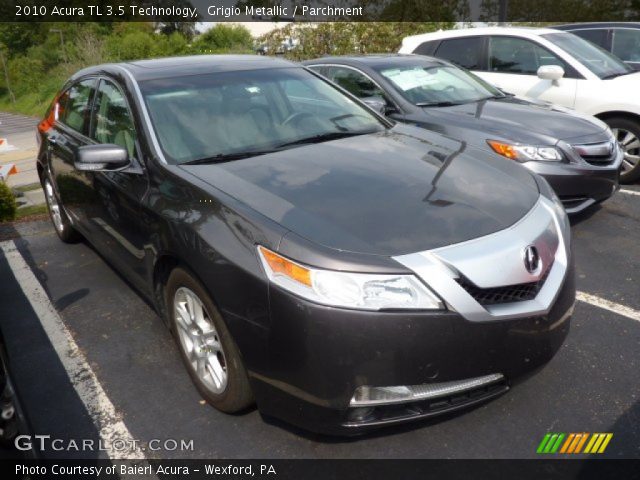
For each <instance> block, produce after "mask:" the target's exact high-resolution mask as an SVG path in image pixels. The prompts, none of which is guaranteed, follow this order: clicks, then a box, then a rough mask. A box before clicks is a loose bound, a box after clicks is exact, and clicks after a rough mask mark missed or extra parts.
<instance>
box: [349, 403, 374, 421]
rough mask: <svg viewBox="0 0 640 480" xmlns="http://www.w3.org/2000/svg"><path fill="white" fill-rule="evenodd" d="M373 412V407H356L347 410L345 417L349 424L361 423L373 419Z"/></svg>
mask: <svg viewBox="0 0 640 480" xmlns="http://www.w3.org/2000/svg"><path fill="white" fill-rule="evenodd" d="M374 411H375V408H373V407H357V408H353V409H351V410H349V414H348V415H347V417H348V418H349V421H350V422H363V421H364V420H367V419H368V418H371V417H373V412H374Z"/></svg>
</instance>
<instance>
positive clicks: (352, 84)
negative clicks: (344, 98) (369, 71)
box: [327, 67, 384, 98]
mask: <svg viewBox="0 0 640 480" xmlns="http://www.w3.org/2000/svg"><path fill="white" fill-rule="evenodd" d="M327 77H328V78H329V80H331V81H332V82H334V83H337V84H338V85H340V86H341V87H342V88H344V89H345V90H348V91H349V92H350V93H352V94H354V95H355V96H356V97H358V98H367V97H384V92H383V91H382V90H380V88H378V86H377V85H376V84H375V83H373V82H372V81H371V80H370V79H369V78H368V77H367V76H366V75H364V74H362V73H360V72H358V71H356V70H353V69H351V68H343V67H329V68H328V69H327Z"/></svg>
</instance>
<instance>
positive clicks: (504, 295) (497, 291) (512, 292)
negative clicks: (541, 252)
mask: <svg viewBox="0 0 640 480" xmlns="http://www.w3.org/2000/svg"><path fill="white" fill-rule="evenodd" d="M552 266H553V264H551V265H549V267H547V271H546V272H545V273H544V275H542V277H540V280H538V281H537V282H531V283H520V284H518V285H508V286H506V287H493V288H480V287H477V286H476V285H475V284H474V283H472V282H471V281H470V280H468V279H467V278H464V277H460V278H457V279H456V281H457V282H458V284H459V285H460V286H461V287H462V288H464V289H465V290H466V291H467V293H468V294H469V295H471V296H472V297H473V298H474V299H475V300H476V302H478V303H479V304H480V305H498V304H502V303H514V302H524V301H526V300H533V299H534V298H536V296H537V295H538V292H540V290H541V289H542V286H543V285H544V282H545V281H546V280H547V277H548V276H549V272H550V271H551V267H552Z"/></svg>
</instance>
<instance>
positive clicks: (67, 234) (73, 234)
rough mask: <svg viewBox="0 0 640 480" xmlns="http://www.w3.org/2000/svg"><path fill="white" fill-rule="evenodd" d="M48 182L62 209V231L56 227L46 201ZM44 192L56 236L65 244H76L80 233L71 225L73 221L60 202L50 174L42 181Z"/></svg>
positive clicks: (48, 206)
mask: <svg viewBox="0 0 640 480" xmlns="http://www.w3.org/2000/svg"><path fill="white" fill-rule="evenodd" d="M47 182H48V183H49V184H50V185H51V188H52V190H53V195H54V196H55V197H56V201H57V202H58V206H59V207H60V218H61V220H62V226H63V228H62V231H60V230H58V228H57V227H56V224H55V222H54V220H53V215H52V213H51V206H50V205H49V201H48V200H47V199H46V196H47V190H46V184H47ZM42 190H43V192H44V195H45V203H46V204H47V212H48V213H49V220H50V221H51V224H52V225H53V229H54V230H55V231H56V234H57V235H58V237H59V238H60V240H62V241H63V242H65V243H73V242H76V241H77V240H78V233H77V231H76V230H75V229H74V228H73V225H72V224H71V220H70V219H69V217H68V216H67V212H66V211H65V209H64V205H63V204H62V202H61V201H60V197H59V196H58V193H57V191H56V186H55V184H54V183H53V180H51V177H50V176H49V175H48V174H45V175H44V178H43V179H42Z"/></svg>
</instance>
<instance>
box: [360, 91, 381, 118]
mask: <svg viewBox="0 0 640 480" xmlns="http://www.w3.org/2000/svg"><path fill="white" fill-rule="evenodd" d="M361 100H362V101H363V102H364V103H366V104H367V105H368V106H369V107H370V108H372V109H373V110H375V111H376V112H378V113H380V114H381V115H386V114H387V102H386V100H385V99H384V98H382V97H378V96H375V97H365V98H361Z"/></svg>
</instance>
